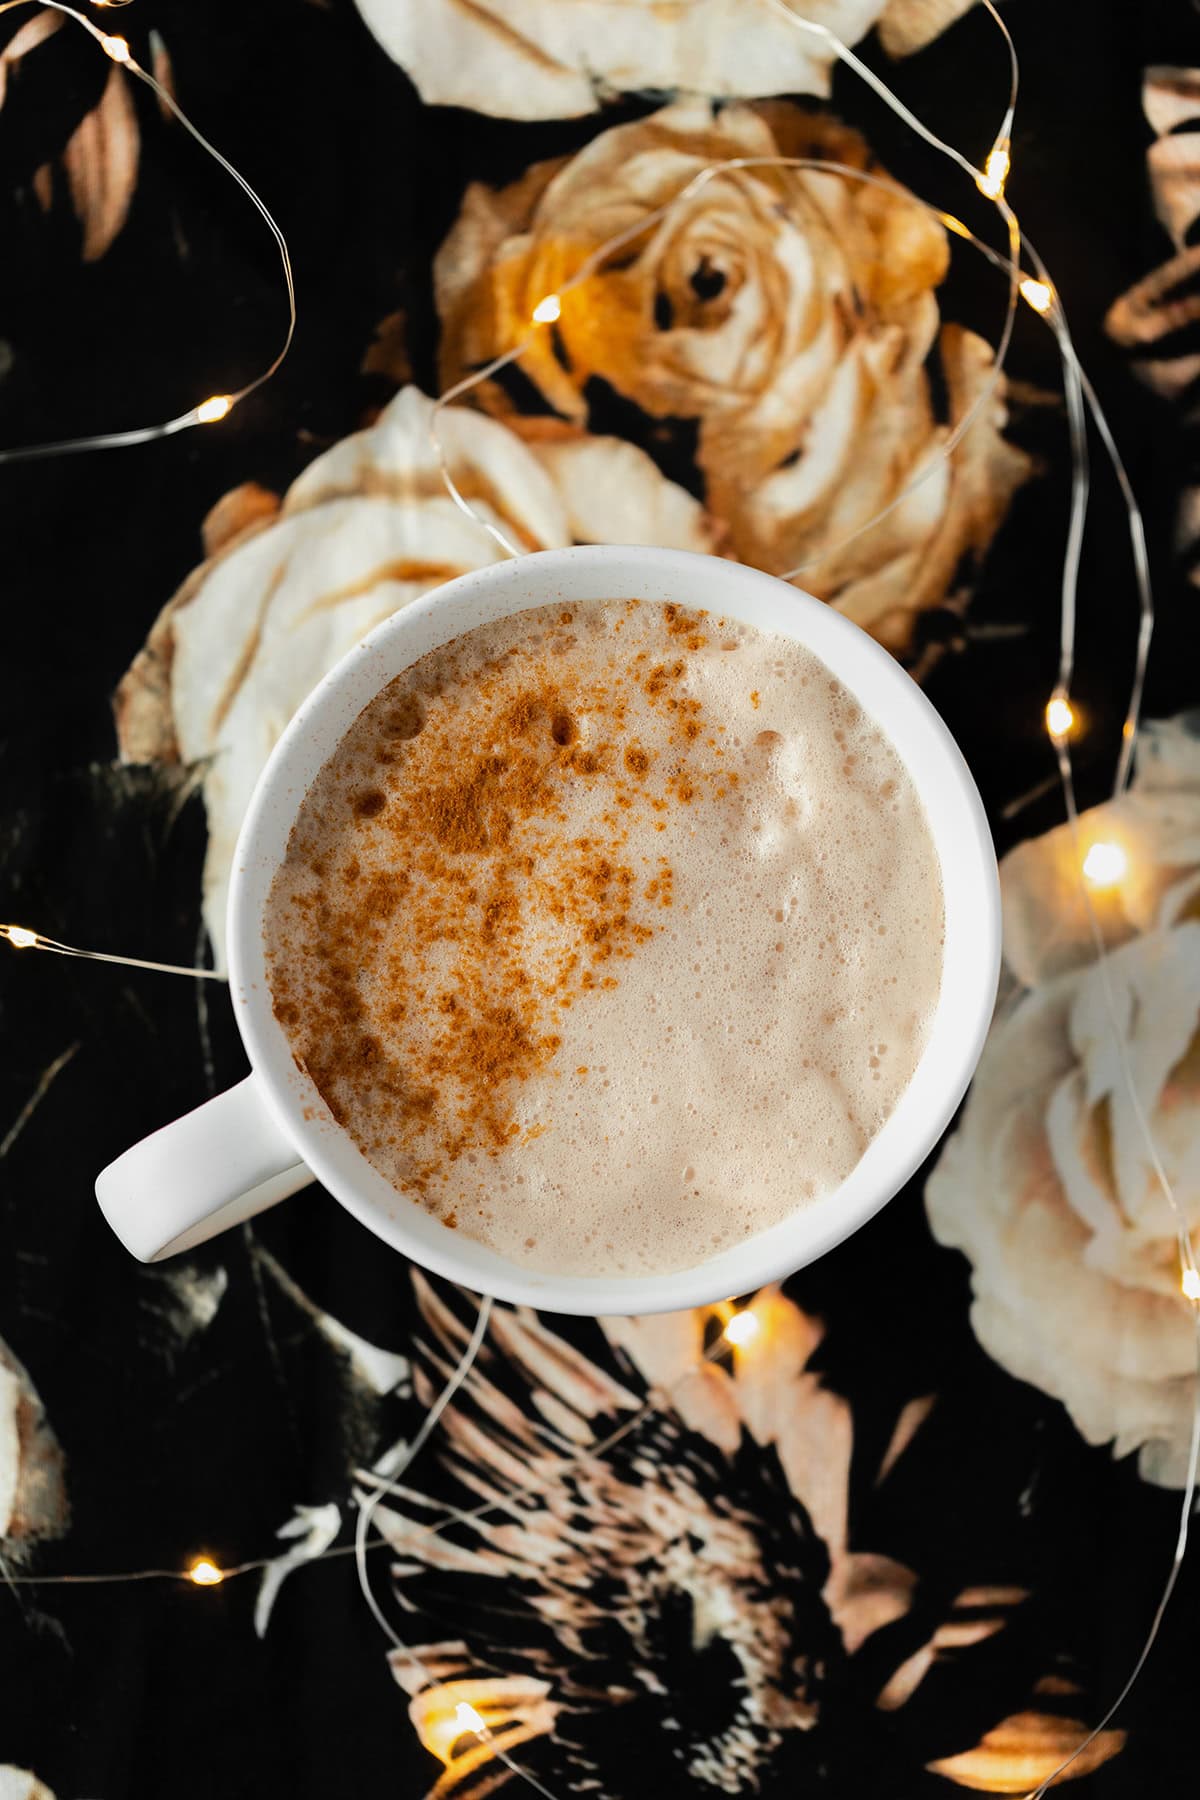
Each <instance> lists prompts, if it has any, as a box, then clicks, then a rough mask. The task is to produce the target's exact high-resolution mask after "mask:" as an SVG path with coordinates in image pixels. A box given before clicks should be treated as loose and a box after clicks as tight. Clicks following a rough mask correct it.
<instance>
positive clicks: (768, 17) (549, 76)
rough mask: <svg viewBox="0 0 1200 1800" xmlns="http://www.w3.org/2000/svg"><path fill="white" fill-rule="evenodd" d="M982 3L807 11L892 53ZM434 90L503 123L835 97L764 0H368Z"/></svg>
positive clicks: (927, 0) (918, 44) (846, 37)
mask: <svg viewBox="0 0 1200 1800" xmlns="http://www.w3.org/2000/svg"><path fill="white" fill-rule="evenodd" d="M973 4H974V0H805V4H804V5H803V6H796V7H795V9H794V10H795V12H796V13H797V15H798V16H799V17H801V18H803V19H807V20H810V21H812V22H813V23H814V24H818V25H823V26H824V27H825V28H826V29H827V30H828V31H831V32H832V33H833V34H834V36H835V37H838V38H840V39H841V40H842V42H843V43H845V44H856V43H858V42H859V40H860V39H861V38H863V37H865V36H866V34H867V32H869V31H870V30H871V28H872V26H874V25H878V27H879V34H880V38H881V40H882V42H883V45H884V48H885V49H886V50H887V51H888V53H889V55H891V56H907V55H909V54H910V53H911V52H912V51H914V50H919V49H921V48H922V47H923V46H924V45H925V44H927V43H929V42H930V41H931V40H932V39H933V38H935V37H937V36H938V34H939V33H940V32H942V31H944V30H945V29H946V27H947V26H948V25H949V24H951V23H952V21H953V20H955V19H957V18H958V17H959V16H960V14H962V13H964V12H966V11H967V10H968V8H969V7H970V6H971V5H973ZM358 9H359V11H360V12H361V13H362V16H363V18H364V19H365V20H366V22H367V24H368V25H369V26H370V28H371V30H372V31H373V32H374V34H375V36H376V37H377V38H378V40H379V42H380V43H381V44H382V45H383V47H384V49H385V50H386V51H387V52H388V54H389V56H391V57H392V58H393V59H394V60H395V61H396V62H398V63H399V64H400V65H401V67H402V68H404V69H406V70H407V71H408V73H409V75H410V76H411V77H412V79H413V82H414V83H415V85H416V87H417V90H418V92H419V93H420V95H421V97H422V99H424V100H427V101H429V102H431V103H432V104H434V105H438V106H467V107H471V108H472V109H473V110H474V111H475V112H482V113H491V114H492V115H494V116H496V117H498V118H504V119H566V118H577V117H579V116H580V115H581V114H583V113H590V112H595V111H596V110H597V109H598V108H599V107H600V106H601V105H602V104H603V102H604V100H605V99H606V98H607V97H609V96H610V95H614V94H617V93H629V92H652V93H688V94H711V95H714V96H717V95H720V96H724V95H747V96H749V95H756V94H783V93H788V94H827V93H828V92H829V76H830V69H831V67H832V64H833V61H834V52H833V50H832V49H831V48H830V46H829V44H828V43H827V42H825V41H824V40H823V39H822V38H820V37H819V36H817V35H816V34H814V33H813V32H811V31H805V30H803V29H802V28H801V26H800V25H799V24H794V23H792V22H791V21H790V20H788V19H787V18H785V17H784V15H783V13H782V12H781V11H780V10H779V9H778V8H777V7H773V6H770V5H768V4H767V3H766V0H419V4H414V0H358Z"/></svg>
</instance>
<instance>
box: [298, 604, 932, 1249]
mask: <svg viewBox="0 0 1200 1800" xmlns="http://www.w3.org/2000/svg"><path fill="white" fill-rule="evenodd" d="M942 942H943V902H942V887H941V876H940V871H939V867H938V860H937V854H936V851H935V849H934V846H933V841H932V838H931V836H930V833H929V828H928V824H927V822H926V819H925V815H924V811H923V808H922V805H921V802H920V799H919V796H918V795H917V793H916V791H915V789H914V787H913V784H912V781H911V779H910V777H909V776H908V774H907V772H906V770H905V768H904V765H903V764H902V762H901V760H900V758H899V756H898V755H897V753H896V751H895V750H894V749H893V748H892V746H891V743H890V742H889V740H888V738H887V737H886V735H885V734H884V732H883V731H882V729H881V728H880V727H879V726H878V725H877V724H875V723H874V721H872V720H871V719H870V718H868V717H867V716H866V715H865V714H864V713H863V712H862V710H861V708H860V707H859V706H858V704H857V702H856V701H855V700H854V699H853V697H852V696H851V695H850V694H849V692H848V691H847V690H846V689H845V688H844V687H843V686H842V684H841V683H840V682H839V681H837V680H836V679H835V678H834V677H833V676H832V674H831V673H830V671H829V670H828V669H827V668H826V667H825V665H824V664H823V663H821V662H820V661H819V660H818V659H817V658H816V657H815V656H813V655H812V653H811V652H810V651H808V650H806V649H805V648H804V647H803V646H802V645H800V644H797V643H795V642H793V641H792V640H791V639H789V638H785V637H782V636H778V635H775V634H772V633H766V632H761V631H758V630H756V629H754V628H752V627H750V626H747V625H743V624H741V623H738V622H736V621H734V620H732V619H722V618H720V617H717V616H714V615H712V614H703V613H695V612H689V611H686V610H684V609H683V608H679V607H673V606H662V605H660V604H658V603H656V602H643V601H636V600H611V601H595V602H588V603H584V604H579V603H573V604H559V605H553V606H544V607H539V608H538V609H536V610H534V611H531V612H525V613H521V614H518V615H515V616H514V617H511V618H508V619H504V620H501V621H499V622H498V623H496V624H493V625H487V626H482V627H480V628H478V629H477V630H475V631H472V632H469V633H467V634H466V635H465V636H464V637H461V638H459V639H457V640H455V641H454V642H453V643H451V644H448V645H446V646H444V647H443V648H442V649H440V650H436V651H433V652H432V653H431V654H430V655H428V656H426V657H424V658H422V660H421V661H420V662H418V663H417V664H415V665H414V667H413V668H411V669H409V670H407V671H406V672H405V673H404V674H402V675H400V676H399V677H397V679H396V680H395V681H393V682H392V683H391V684H390V685H389V686H388V687H387V688H385V689H384V690H383V692H382V693H380V694H379V695H378V696H377V697H376V699H375V700H373V701H372V702H371V704H370V705H369V706H367V707H366V708H365V710H364V711H363V712H362V713H361V714H360V715H359V717H358V719H357V720H356V721H355V723H354V724H353V725H352V726H351V728H350V730H349V731H348V733H347V734H346V736H345V737H344V739H343V740H342V742H341V744H340V745H339V747H338V749H337V751H336V752H335V754H334V755H333V757H332V758H331V759H330V761H329V762H327V763H326V765H325V766H324V768H323V769H322V770H321V772H320V774H319V775H318V777H317V779H316V781H315V782H314V784H313V786H312V788H311V789H310V790H309V792H308V794H307V795H306V797H305V799H304V801H303V804H302V806H301V809H300V813H299V816H298V818H297V821H296V824H295V826H294V828H293V831H292V835H291V839H290V841H289V846H288V853H287V857H286V860H285V862H284V863H283V865H282V866H281V868H280V870H279V872H278V874H277V876H276V879H275V883H274V886H273V888H272V893H271V901H270V906H269V909H268V918H267V926H266V948H267V963H268V976H269V981H270V986H271V992H272V998H273V1003H274V1008H275V1013H276V1016H277V1017H278V1019H279V1021H280V1023H281V1025H282V1026H283V1028H284V1030H285V1032H286V1033H287V1035H288V1038H289V1041H290V1043H291V1046H292V1049H293V1053H294V1054H295V1057H296V1059H297V1062H298V1063H299V1064H300V1065H301V1066H302V1067H304V1068H306V1069H307V1070H308V1072H309V1074H310V1075H311V1077H312V1079H313V1081H314V1082H315V1084H316V1086H317V1088H318V1089H319V1091H320V1093H321V1095H322V1097H323V1099H324V1101H325V1103H326V1105H327V1106H328V1107H329V1109H330V1111H331V1113H332V1115H333V1117H334V1118H335V1120H336V1121H337V1122H338V1123H339V1124H340V1125H341V1126H342V1127H343V1128H344V1129H345V1130H346V1131H348V1132H349V1133H350V1135H351V1137H352V1138H353V1139H354V1140H355V1142H356V1143H357V1144H358V1146H359V1148H360V1149H361V1150H362V1152H363V1154H364V1155H365V1156H366V1157H367V1158H368V1159H369V1160H370V1161H371V1162H372V1163H373V1164H374V1165H375V1167H376V1168H377V1169H378V1170H379V1171H380V1172H381V1173H382V1174H383V1175H384V1176H385V1177H387V1179H388V1180H390V1181H391V1182H392V1184H393V1185H394V1187H395V1188H396V1189H397V1190H398V1192H399V1193H400V1195H402V1196H405V1197H407V1199H408V1200H409V1201H410V1202H411V1203H413V1204H419V1205H421V1206H423V1207H425V1208H426V1209H427V1210H428V1211H430V1212H432V1213H433V1214H434V1215H435V1216H436V1217H438V1218H440V1219H441V1220H442V1222H443V1223H444V1224H445V1225H446V1226H447V1227H448V1228H450V1229H454V1230H458V1231H461V1232H464V1233H467V1234H468V1235H470V1236H471V1237H473V1238H476V1239H478V1240H479V1241H481V1242H483V1243H485V1244H487V1245H489V1246H490V1247H491V1248H493V1249H495V1250H496V1251H498V1252H499V1253H500V1254H502V1255H504V1256H506V1257H509V1258H510V1259H512V1260H514V1261H516V1262H518V1263H522V1264H524V1265H526V1266H527V1267H531V1268H534V1269H538V1270H541V1271H544V1272H546V1273H553V1274H563V1275H583V1274H591V1275H600V1274H607V1275H615V1274H623V1275H653V1274H655V1273H656V1272H666V1271H670V1270H675V1269H681V1268H687V1267H690V1266H693V1265H694V1264H697V1263H700V1262H703V1261H705V1260H706V1259H707V1258H708V1257H710V1256H712V1255H713V1254H715V1253H716V1252H718V1251H720V1250H723V1249H726V1248H728V1247H729V1246H730V1245H732V1244H734V1243H736V1242H738V1241H739V1240H742V1239H744V1238H746V1237H749V1236H751V1235H753V1234H754V1233H756V1232H759V1231H762V1230H764V1229H766V1228H767V1227H769V1226H772V1225H775V1224H777V1223H778V1222H779V1221H781V1220H782V1219H785V1218H787V1217H788V1216H789V1215H790V1214H791V1213H793V1212H795V1211H796V1210H797V1209H799V1208H802V1207H804V1206H805V1205H807V1204H809V1203H811V1202H812V1201H813V1200H814V1199H816V1198H817V1197H819V1196H821V1195H823V1194H826V1193H828V1192H829V1191H830V1190H831V1189H833V1188H835V1187H836V1186H837V1185H838V1184H839V1183H840V1182H841V1181H843V1180H844V1179H845V1177H846V1176H847V1175H848V1174H849V1173H850V1171H851V1170H852V1169H853V1167H854V1165H855V1164H856V1163H857V1162H858V1160H859V1158H860V1157H861V1155H862V1152H863V1150H864V1149H865V1148H866V1146H867V1144H868V1143H869V1142H870V1140H871V1138H872V1137H873V1136H874V1135H875V1133H876V1132H877V1131H878V1130H879V1128H880V1126H881V1125H882V1124H883V1122H884V1121H885V1120H886V1118H887V1117H888V1115H889V1114H890V1113H891V1111H892V1110H893V1108H894V1106H895V1104H896V1102H897V1100H898V1099H899V1097H900V1095H901V1093H902V1092H903V1090H904V1088H905V1086H906V1085H907V1083H908V1082H909V1080H910V1079H911V1077H912V1074H913V1072H914V1070H915V1068H916V1065H917V1063H918V1061H919V1059H920V1055H921V1051H922V1049H923V1047H924V1043H925V1038H926V1035H927V1031H928V1027H929V1023H930V1021H931V1019H932V1016H933V1012H934V1009H935V1006H936V1003H937V998H938V993H939V988H940V983H941V971H942Z"/></svg>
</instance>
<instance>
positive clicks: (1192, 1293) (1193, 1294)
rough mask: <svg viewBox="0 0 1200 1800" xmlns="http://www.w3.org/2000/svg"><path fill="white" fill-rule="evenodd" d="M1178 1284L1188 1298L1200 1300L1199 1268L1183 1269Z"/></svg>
mask: <svg viewBox="0 0 1200 1800" xmlns="http://www.w3.org/2000/svg"><path fill="white" fill-rule="evenodd" d="M1179 1285H1180V1287H1181V1288H1182V1289H1183V1292H1184V1295H1185V1297H1186V1298H1187V1299H1188V1300H1200V1269H1185V1270H1184V1271H1183V1280H1182V1281H1181V1282H1180V1284H1179Z"/></svg>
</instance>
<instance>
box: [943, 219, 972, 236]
mask: <svg viewBox="0 0 1200 1800" xmlns="http://www.w3.org/2000/svg"><path fill="white" fill-rule="evenodd" d="M939 216H940V218H941V221H942V224H943V225H944V226H945V227H946V230H947V231H952V232H953V233H954V235H955V236H956V237H961V238H969V237H970V235H971V232H970V228H969V226H966V225H964V224H963V222H962V220H961V219H956V218H955V216H954V214H953V213H941V214H940V215H939Z"/></svg>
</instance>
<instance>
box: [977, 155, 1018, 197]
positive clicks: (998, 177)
mask: <svg viewBox="0 0 1200 1800" xmlns="http://www.w3.org/2000/svg"><path fill="white" fill-rule="evenodd" d="M1011 168H1012V158H1011V157H1010V156H1009V154H1008V146H1007V145H1006V144H997V145H996V147H995V149H993V150H989V151H988V159H987V161H986V162H985V163H984V165H983V173H982V175H977V176H976V177H975V186H976V187H977V188H978V189H979V191H980V193H981V194H983V195H985V196H986V197H987V199H989V200H999V198H1000V196H1001V194H1003V192H1004V184H1005V182H1006V181H1007V180H1008V171H1009V170H1010V169H1011Z"/></svg>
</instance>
